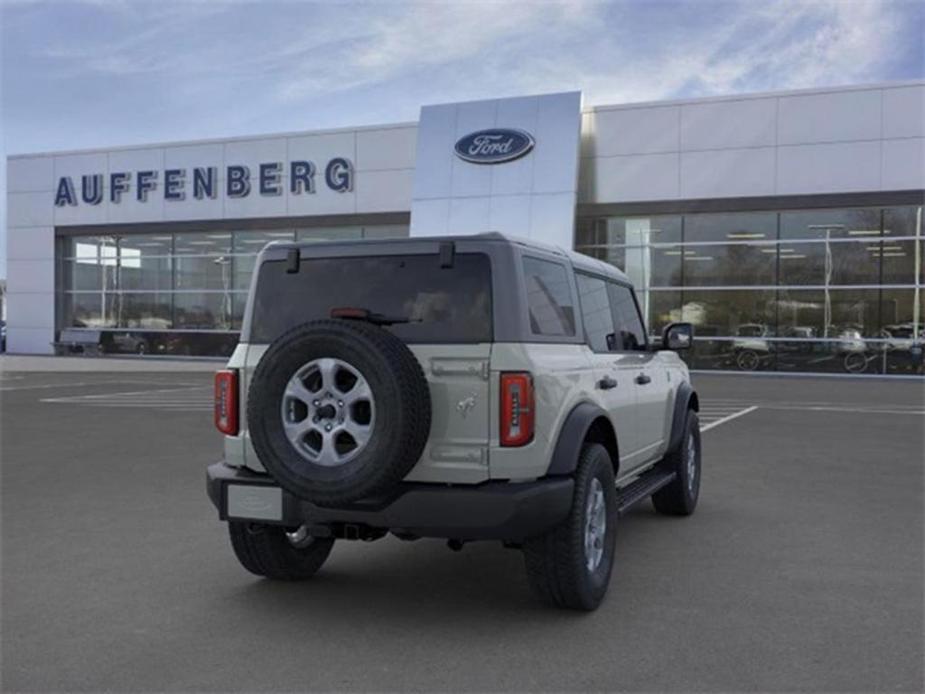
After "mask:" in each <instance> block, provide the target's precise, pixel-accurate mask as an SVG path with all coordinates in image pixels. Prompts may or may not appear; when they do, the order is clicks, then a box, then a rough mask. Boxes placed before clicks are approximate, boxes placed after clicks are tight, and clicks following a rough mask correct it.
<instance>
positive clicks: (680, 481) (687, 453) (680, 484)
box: [652, 410, 701, 516]
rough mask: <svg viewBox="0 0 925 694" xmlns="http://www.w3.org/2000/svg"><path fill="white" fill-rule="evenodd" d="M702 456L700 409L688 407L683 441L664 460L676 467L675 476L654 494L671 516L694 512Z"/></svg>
mask: <svg viewBox="0 0 925 694" xmlns="http://www.w3.org/2000/svg"><path fill="white" fill-rule="evenodd" d="M700 459H701V454H700V420H699V419H697V413H696V412H694V411H693V410H688V411H687V418H686V420H685V422H684V433H683V435H682V437H681V445H679V446H678V448H677V449H676V450H674V451H672V452H671V453H669V454H668V455H666V456H665V459H664V461H662V463H661V464H662V465H665V466H666V469H668V470H673V471H674V473H675V478H674V481H672V482H671V483H670V484H667V485H665V486H664V487H662V488H661V489H659V490H658V491H657V492H655V494H653V495H652V504H653V505H654V506H655V510H656V511H658V512H659V513H664V514H665V515H669V516H689V515H691V514H692V513H693V512H694V509H695V508H697V499H698V498H699V497H700Z"/></svg>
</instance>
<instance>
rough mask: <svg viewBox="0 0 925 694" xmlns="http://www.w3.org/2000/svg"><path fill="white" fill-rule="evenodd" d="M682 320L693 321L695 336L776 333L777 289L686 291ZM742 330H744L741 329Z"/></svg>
mask: <svg viewBox="0 0 925 694" xmlns="http://www.w3.org/2000/svg"><path fill="white" fill-rule="evenodd" d="M683 301H684V303H683V306H682V307H681V320H682V321H685V322H688V323H693V325H694V334H695V336H697V337H699V336H704V337H706V336H712V335H716V336H744V337H751V336H753V335H754V334H755V333H756V332H757V333H759V334H761V335H774V333H775V325H776V319H775V292H773V291H765V290H749V289H743V290H714V291H685V292H684V294H683ZM740 331H744V333H743V332H740Z"/></svg>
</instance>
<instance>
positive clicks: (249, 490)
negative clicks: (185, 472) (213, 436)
mask: <svg viewBox="0 0 925 694" xmlns="http://www.w3.org/2000/svg"><path fill="white" fill-rule="evenodd" d="M573 486H574V483H573V481H572V479H571V478H570V477H555V478H548V479H544V480H538V481H536V482H518V483H512V482H485V483H483V484H479V485H473V486H471V487H469V486H467V487H463V486H458V485H457V486H447V485H437V484H421V483H411V482H404V483H402V484H400V485H399V486H398V488H397V489H396V492H395V494H393V495H392V496H390V497H389V498H388V499H383V500H375V501H369V502H360V503H356V504H352V505H350V506H346V507H343V508H323V507H319V506H315V505H314V504H312V503H310V502H308V501H305V500H304V499H300V498H298V497H296V496H293V495H292V494H289V493H288V492H286V491H285V490H282V489H280V488H279V486H277V484H276V483H275V482H274V480H273V478H272V477H270V476H269V475H265V474H259V473H255V472H251V471H249V470H246V469H243V468H235V467H231V466H230V465H226V464H225V463H223V462H220V463H215V464H214V465H210V466H209V468H208V472H207V477H206V489H207V491H208V494H209V498H210V499H211V500H212V503H213V504H215V507H216V508H217V509H218V514H219V518H221V519H222V520H247V521H253V522H258V523H272V524H277V525H285V526H287V527H296V526H300V525H303V524H308V525H318V526H331V525H351V526H360V527H365V528H373V529H382V530H391V531H394V532H397V533H400V534H406V535H414V536H420V537H445V538H454V539H460V540H506V541H511V542H517V541H521V540H523V539H526V538H528V537H534V536H536V535H540V534H542V533H544V532H545V531H547V530H549V529H550V528H552V527H554V526H556V525H558V524H559V523H561V522H562V521H563V520H565V518H566V516H567V515H568V513H569V509H570V508H571V505H572V490H573Z"/></svg>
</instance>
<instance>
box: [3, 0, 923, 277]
mask: <svg viewBox="0 0 925 694" xmlns="http://www.w3.org/2000/svg"><path fill="white" fill-rule="evenodd" d="M0 46H2V53H0V60H2V66H0V109H2V110H0V123H2V131H0V153H2V152H3V150H5V152H6V154H17V153H23V152H37V151H50V150H62V149H82V148H89V147H108V146H116V145H130V144H140V143H151V142H161V141H176V140H187V139H199V138H215V137H230V136H236V135H255V134H260V133H272V132H288V131H298V130H313V129H319V128H328V127H345V126H354V125H369V124H376V123H394V122H400V121H414V120H417V118H418V114H419V110H420V107H421V105H422V104H433V103H443V102H449V101H464V100H469V99H480V98H493V97H498V96H508V95H510V96H513V95H522V94H535V93H543V92H554V91H562V90H574V89H580V90H581V91H582V92H583V96H584V103H585V104H586V105H597V104H609V103H623V102H633V101H651V100H656V99H665V98H678V97H696V96H710V95H721V94H733V93H742V92H755V91H769V90H779V89H795V88H804V87H817V86H835V85H848V84H864V83H871V82H883V81H894V80H908V79H921V78H922V77H923V76H925V3H922V2H918V1H909V2H905V1H902V0H899V1H894V2H882V1H880V2H874V1H868V0H815V1H812V2H797V1H789V0H784V1H779V2H774V1H772V0H754V1H746V2H719V1H711V0H704V1H701V2H695V1H694V0H686V1H682V2H670V1H667V0H664V1H662V0H634V1H627V2H585V1H583V0H569V1H562V2H559V1H549V2H544V1H539V0H537V1H534V2H517V1H508V2H475V1H457V2H437V1H435V0H428V1H426V2H389V1H388V0H380V1H379V2H365V3H356V2H308V1H294V0H290V1H281V0H264V1H262V2H242V1H231V0H185V1H184V2H172V1H171V0H55V1H52V2H42V1H39V0H0ZM4 175H5V170H4V171H3V172H2V173H0V191H4V194H3V195H2V196H0V220H2V219H3V218H4V213H5V199H6V195H5V185H4V181H3V176H4ZM3 231H5V225H4V224H3V223H2V222H0V234H2V232H3ZM3 236H4V238H5V235H3ZM4 238H0V249H2V250H0V276H2V277H5V274H6V273H5V255H6V254H5V247H6V244H5V240H4Z"/></svg>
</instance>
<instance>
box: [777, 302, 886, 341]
mask: <svg viewBox="0 0 925 694" xmlns="http://www.w3.org/2000/svg"><path fill="white" fill-rule="evenodd" d="M879 294H880V291H879V290H878V289H832V290H829V291H825V290H805V289H791V290H781V291H780V293H779V299H778V302H777V303H778V306H777V308H778V319H779V322H780V327H781V330H782V331H789V332H786V333H782V334H785V335H796V334H799V333H800V332H801V331H808V330H811V331H812V334H813V335H814V336H818V337H824V338H834V339H838V340H842V341H845V343H846V344H847V343H850V342H855V343H856V342H857V341H860V340H861V338H864V337H876V336H877V332H878V313H879V310H878V309H879V306H878V303H879Z"/></svg>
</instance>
